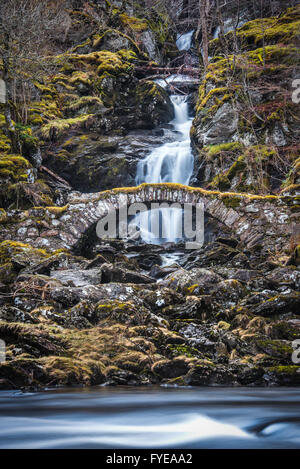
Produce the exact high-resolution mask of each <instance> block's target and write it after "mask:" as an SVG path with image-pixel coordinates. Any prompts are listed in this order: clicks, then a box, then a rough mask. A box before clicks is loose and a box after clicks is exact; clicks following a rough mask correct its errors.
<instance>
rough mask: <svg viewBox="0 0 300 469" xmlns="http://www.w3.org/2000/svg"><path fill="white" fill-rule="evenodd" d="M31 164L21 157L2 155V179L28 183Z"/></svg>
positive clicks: (0, 158) (0, 170)
mask: <svg viewBox="0 0 300 469" xmlns="http://www.w3.org/2000/svg"><path fill="white" fill-rule="evenodd" d="M31 167H32V166H31V164H30V163H29V161H27V160H26V159H25V158H23V157H22V156H19V155H7V154H5V153H2V154H0V177H1V178H9V179H10V180H12V181H26V180H27V179H28V173H27V171H28V170H29V169H30V168H31Z"/></svg>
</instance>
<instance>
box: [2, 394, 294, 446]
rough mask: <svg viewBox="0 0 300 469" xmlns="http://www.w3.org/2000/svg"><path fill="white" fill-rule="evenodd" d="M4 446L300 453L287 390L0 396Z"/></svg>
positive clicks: (291, 405) (290, 397)
mask: <svg viewBox="0 0 300 469" xmlns="http://www.w3.org/2000/svg"><path fill="white" fill-rule="evenodd" d="M0 426H1V439H0V447H1V448H300V395H299V390H298V389H292V388H280V389H279V388H273V389H258V388H251V389H245V388H239V389H237V388H217V389H216V388H209V389H208V388H167V387H165V388H164V387H150V388H122V387H118V388H107V387H95V388H90V389H73V390H72V389H71V390H70V389H68V390H49V391H43V392H38V393H21V392H12V391H10V392H9V391H1V392H0Z"/></svg>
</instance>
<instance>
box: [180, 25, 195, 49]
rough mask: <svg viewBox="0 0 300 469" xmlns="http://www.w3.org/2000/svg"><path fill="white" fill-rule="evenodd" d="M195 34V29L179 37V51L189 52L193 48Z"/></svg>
mask: <svg viewBox="0 0 300 469" xmlns="http://www.w3.org/2000/svg"><path fill="white" fill-rule="evenodd" d="M193 34H194V29H192V31H189V32H188V33H186V34H182V35H178V36H177V41H176V45H177V47H178V50H189V49H190V48H191V44H192V37H193Z"/></svg>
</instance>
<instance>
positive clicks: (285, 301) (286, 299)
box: [250, 292, 300, 317]
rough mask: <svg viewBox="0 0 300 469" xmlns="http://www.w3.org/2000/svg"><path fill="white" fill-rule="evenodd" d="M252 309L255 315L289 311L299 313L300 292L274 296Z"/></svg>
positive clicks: (270, 314)
mask: <svg viewBox="0 0 300 469" xmlns="http://www.w3.org/2000/svg"><path fill="white" fill-rule="evenodd" d="M250 311H251V313H253V314H255V315H260V316H270V317H272V316H275V315H278V314H287V313H294V314H299V312H300V293H296V292H295V293H290V294H286V295H276V296H273V297H272V298H270V299H268V300H266V301H264V302H263V303H260V304H259V305H258V306H254V307H252V308H250Z"/></svg>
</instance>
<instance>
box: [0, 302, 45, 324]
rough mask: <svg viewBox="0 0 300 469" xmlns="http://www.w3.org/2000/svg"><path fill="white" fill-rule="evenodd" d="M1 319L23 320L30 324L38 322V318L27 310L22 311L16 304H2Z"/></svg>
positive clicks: (9, 320) (7, 320)
mask: <svg viewBox="0 0 300 469" xmlns="http://www.w3.org/2000/svg"><path fill="white" fill-rule="evenodd" d="M0 320H1V321H6V322H23V323H29V324H36V323H38V322H39V321H38V319H36V318H34V317H32V316H31V315H30V314H29V313H27V312H26V311H22V310H21V309H19V308H15V307H14V306H1V307H0Z"/></svg>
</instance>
